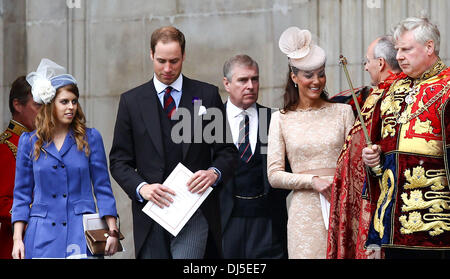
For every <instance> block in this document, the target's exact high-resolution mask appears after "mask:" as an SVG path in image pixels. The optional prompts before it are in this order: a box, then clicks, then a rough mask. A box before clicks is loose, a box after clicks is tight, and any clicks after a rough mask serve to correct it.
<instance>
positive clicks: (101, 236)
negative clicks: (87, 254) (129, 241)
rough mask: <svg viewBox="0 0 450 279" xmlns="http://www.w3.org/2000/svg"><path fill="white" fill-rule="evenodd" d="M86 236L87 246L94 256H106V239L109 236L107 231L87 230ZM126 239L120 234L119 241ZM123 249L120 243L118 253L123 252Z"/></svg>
mask: <svg viewBox="0 0 450 279" xmlns="http://www.w3.org/2000/svg"><path fill="white" fill-rule="evenodd" d="M84 234H85V236H86V244H87V246H88V248H89V250H90V251H91V253H92V254H93V255H104V254H105V247H106V239H107V238H108V236H109V233H108V230H107V229H98V230H87V231H85V232H84ZM124 238H125V237H124V236H123V235H122V233H120V232H119V240H122V239H124ZM122 251H123V247H122V244H121V243H120V241H119V248H118V250H117V252H122Z"/></svg>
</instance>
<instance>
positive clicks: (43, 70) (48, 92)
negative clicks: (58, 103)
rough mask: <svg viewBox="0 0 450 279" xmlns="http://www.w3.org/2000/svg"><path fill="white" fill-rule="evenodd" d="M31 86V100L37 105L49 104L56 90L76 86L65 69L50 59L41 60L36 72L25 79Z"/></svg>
mask: <svg viewBox="0 0 450 279" xmlns="http://www.w3.org/2000/svg"><path fill="white" fill-rule="evenodd" d="M26 79H27V82H28V83H29V84H30V85H31V94H32V95H33V100H34V101H35V102H36V103H38V104H49V103H51V101H52V100H53V98H54V97H55V95H56V90H58V88H60V87H63V86H66V85H69V84H77V81H76V80H75V78H74V77H73V76H71V75H69V74H67V73H66V69H65V68H64V67H62V66H60V65H58V64H56V63H55V62H53V61H52V60H50V59H47V58H43V59H42V60H41V63H40V64H39V66H38V68H37V70H36V72H31V73H29V74H28V75H27V77H26Z"/></svg>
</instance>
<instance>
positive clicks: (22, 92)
mask: <svg viewBox="0 0 450 279" xmlns="http://www.w3.org/2000/svg"><path fill="white" fill-rule="evenodd" d="M30 98H32V95H31V85H30V84H29V83H28V82H27V80H26V77H25V76H20V77H18V78H17V79H16V80H15V81H14V82H13V84H12V86H11V91H10V92H9V110H10V111H11V114H13V115H14V114H15V113H16V110H15V109H14V105H13V102H14V100H15V99H17V100H18V101H19V103H20V104H21V105H26V104H27V102H28V100H29V99H30Z"/></svg>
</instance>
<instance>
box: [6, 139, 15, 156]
mask: <svg viewBox="0 0 450 279" xmlns="http://www.w3.org/2000/svg"><path fill="white" fill-rule="evenodd" d="M5 143H6V145H7V146H8V147H9V149H10V150H11V152H12V153H13V155H14V158H16V157H17V146H15V145H14V144H13V143H12V142H10V141H7V140H5Z"/></svg>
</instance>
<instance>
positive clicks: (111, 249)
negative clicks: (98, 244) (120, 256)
mask: <svg viewBox="0 0 450 279" xmlns="http://www.w3.org/2000/svg"><path fill="white" fill-rule="evenodd" d="M117 250H119V238H118V237H115V236H108V238H107V239H106V246H105V256H112V255H114V254H115V253H117Z"/></svg>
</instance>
